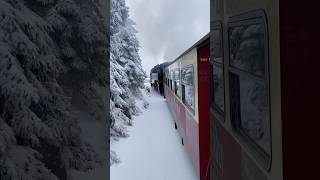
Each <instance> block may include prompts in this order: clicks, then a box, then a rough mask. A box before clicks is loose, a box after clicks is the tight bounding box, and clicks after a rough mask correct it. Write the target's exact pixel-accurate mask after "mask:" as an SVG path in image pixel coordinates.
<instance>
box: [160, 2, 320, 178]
mask: <svg viewBox="0 0 320 180" xmlns="http://www.w3.org/2000/svg"><path fill="white" fill-rule="evenodd" d="M310 3H311V2H309V3H298V2H296V1H288V0H283V1H278V0H261V1H252V0H242V1H237V0H215V1H213V2H212V3H211V9H212V10H211V26H210V33H209V34H208V35H206V36H205V37H204V38H202V39H201V40H200V41H199V42H197V43H196V44H195V45H193V46H192V47H191V48H190V49H188V50H187V51H186V52H184V53H183V54H182V55H181V56H179V57H178V58H177V59H175V60H174V61H172V62H171V63H169V65H167V66H166V68H165V69H164V83H165V87H164V94H165V97H166V98H167V102H168V104H169V108H170V109H171V111H172V114H173V115H174V119H175V122H174V123H175V127H176V128H177V129H178V130H179V133H180V135H181V141H182V144H184V145H185V147H186V149H187V152H188V154H189V156H190V159H191V160H192V163H193V165H194V167H195V171H196V173H197V174H198V176H199V179H200V180H209V179H210V180H211V179H212V180H292V179H315V178H314V177H317V176H318V167H319V166H318V163H319V155H318V154H319V151H320V149H319V147H318V146H317V145H318V144H317V142H318V141H319V138H318V137H319V135H318V134H317V132H318V131H319V127H320V124H319V122H320V121H319V113H318V107H319V106H318V105H319V102H320V98H319V97H320V96H319V92H320V86H319V83H318V82H319V78H318V77H319V75H318V73H319V70H320V68H319V67H320V61H319V60H318V59H319V57H318V53H317V52H318V51H319V45H318V43H319V41H320V33H319V32H320V26H315V25H314V20H312V19H315V18H310V17H319V14H318V13H317V10H316V9H315V8H316V7H317V6H316V4H315V2H312V3H311V4H312V5H313V6H311V5H310ZM310 8H311V9H310ZM296 12H303V13H296ZM208 169H209V170H208Z"/></svg>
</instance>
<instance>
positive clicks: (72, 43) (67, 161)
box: [0, 0, 106, 180]
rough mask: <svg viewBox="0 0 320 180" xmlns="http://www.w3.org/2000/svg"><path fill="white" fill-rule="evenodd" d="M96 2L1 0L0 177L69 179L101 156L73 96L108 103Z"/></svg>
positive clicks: (103, 44) (102, 26)
mask: <svg viewBox="0 0 320 180" xmlns="http://www.w3.org/2000/svg"><path fill="white" fill-rule="evenodd" d="M99 2H101V1H97V0H82V1H81V0H80V1H76V0H3V1H0V24H1V25H0V177H1V178H0V179H4V180H6V179H12V180H15V179H19V180H31V179H35V180H38V179H43V180H50V179H69V174H68V170H69V169H76V170H80V171H86V170H88V169H92V168H93V165H92V164H93V162H97V161H98V159H97V157H96V153H95V152H94V151H93V150H92V148H91V146H90V145H88V144H87V143H85V142H84V141H83V140H82V139H81V137H80V133H81V130H80V127H79V124H78V121H77V117H76V116H75V111H76V109H77V106H76V105H77V103H76V102H74V99H78V98H80V97H84V98H82V99H80V100H82V101H84V100H86V99H92V100H91V101H89V102H88V104H90V105H95V106H91V107H94V108H96V107H99V108H100V109H104V108H105V107H103V104H104V103H103V102H102V101H103V98H105V97H102V95H101V94H103V93H100V92H99V90H100V91H101V89H103V87H104V88H105V86H106V77H105V76H103V74H105V70H106V61H105V55H104V53H105V49H106V48H105V47H106V37H105V35H104V34H103V32H104V31H105V30H104V29H105V27H106V25H105V24H104V23H102V22H104V21H102V19H103V16H102V10H101V8H100V7H101V5H100V4H99ZM75 81H76V83H75ZM75 84H77V85H79V87H75ZM76 92H77V93H76ZM78 94H81V96H80V95H78ZM77 95H78V96H77ZM92 97H95V98H92ZM97 99H99V100H97Z"/></svg>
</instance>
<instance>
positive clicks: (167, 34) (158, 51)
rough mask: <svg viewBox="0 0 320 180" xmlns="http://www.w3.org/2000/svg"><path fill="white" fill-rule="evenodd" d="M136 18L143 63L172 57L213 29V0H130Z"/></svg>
mask: <svg viewBox="0 0 320 180" xmlns="http://www.w3.org/2000/svg"><path fill="white" fill-rule="evenodd" d="M126 4H127V6H128V7H129V12H130V18H131V19H132V20H133V21H135V22H136V24H137V25H136V27H135V28H136V29H137V30H138V34H137V36H138V39H139V41H140V53H139V54H140V57H141V59H142V66H143V68H144V70H145V71H146V72H147V74H149V72H150V69H151V68H152V67H153V66H155V65H157V64H160V63H162V62H165V61H172V60H174V59H175V58H176V57H178V56H179V55H180V54H181V53H183V52H184V51H185V50H187V49H188V48H189V47H191V46H192V45H193V44H194V43H196V42H197V41H198V40H199V39H201V38H202V37H203V36H204V35H206V34H207V33H208V32H209V29H210V0H126Z"/></svg>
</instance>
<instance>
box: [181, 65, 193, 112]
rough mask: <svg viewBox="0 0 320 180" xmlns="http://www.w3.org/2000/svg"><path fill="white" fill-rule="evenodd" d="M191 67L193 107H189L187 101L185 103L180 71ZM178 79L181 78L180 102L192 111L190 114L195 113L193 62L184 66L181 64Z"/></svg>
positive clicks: (183, 85)
mask: <svg viewBox="0 0 320 180" xmlns="http://www.w3.org/2000/svg"><path fill="white" fill-rule="evenodd" d="M190 67H191V68H192V85H191V86H192V88H193V109H192V107H190V106H189V105H188V104H187V103H185V100H184V99H185V98H183V97H185V90H184V91H183V89H184V88H185V85H186V84H185V83H183V81H182V71H183V70H184V69H187V68H190ZM180 79H181V101H182V103H183V104H184V105H185V106H186V107H187V109H188V110H190V111H191V112H192V114H193V115H194V114H195V109H196V101H195V96H196V92H195V68H194V65H193V64H189V65H186V66H183V67H182V68H181V72H180Z"/></svg>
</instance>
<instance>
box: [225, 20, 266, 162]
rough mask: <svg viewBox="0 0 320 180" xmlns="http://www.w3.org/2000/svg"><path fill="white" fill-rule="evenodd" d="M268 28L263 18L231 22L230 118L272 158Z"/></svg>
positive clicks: (235, 125)
mask: <svg viewBox="0 0 320 180" xmlns="http://www.w3.org/2000/svg"><path fill="white" fill-rule="evenodd" d="M266 31H267V30H266V26H265V24H264V20H263V19H262V18H258V19H249V20H246V21H241V23H239V22H238V23H231V24H230V28H229V31H228V35H229V44H230V49H229V53H230V62H229V63H230V67H229V74H230V79H229V80H230V82H229V83H230V103H231V107H230V108H231V120H232V123H233V125H234V127H235V129H236V130H237V131H238V132H241V134H243V135H244V137H248V138H247V139H249V142H253V144H254V145H255V147H258V149H260V150H262V152H264V153H263V154H266V155H267V157H270V156H271V136H270V108H269V81H268V76H267V75H265V73H266V72H268V69H267V68H268V66H267V64H268V47H267V44H268V43H267V38H266V35H267V33H266Z"/></svg>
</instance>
